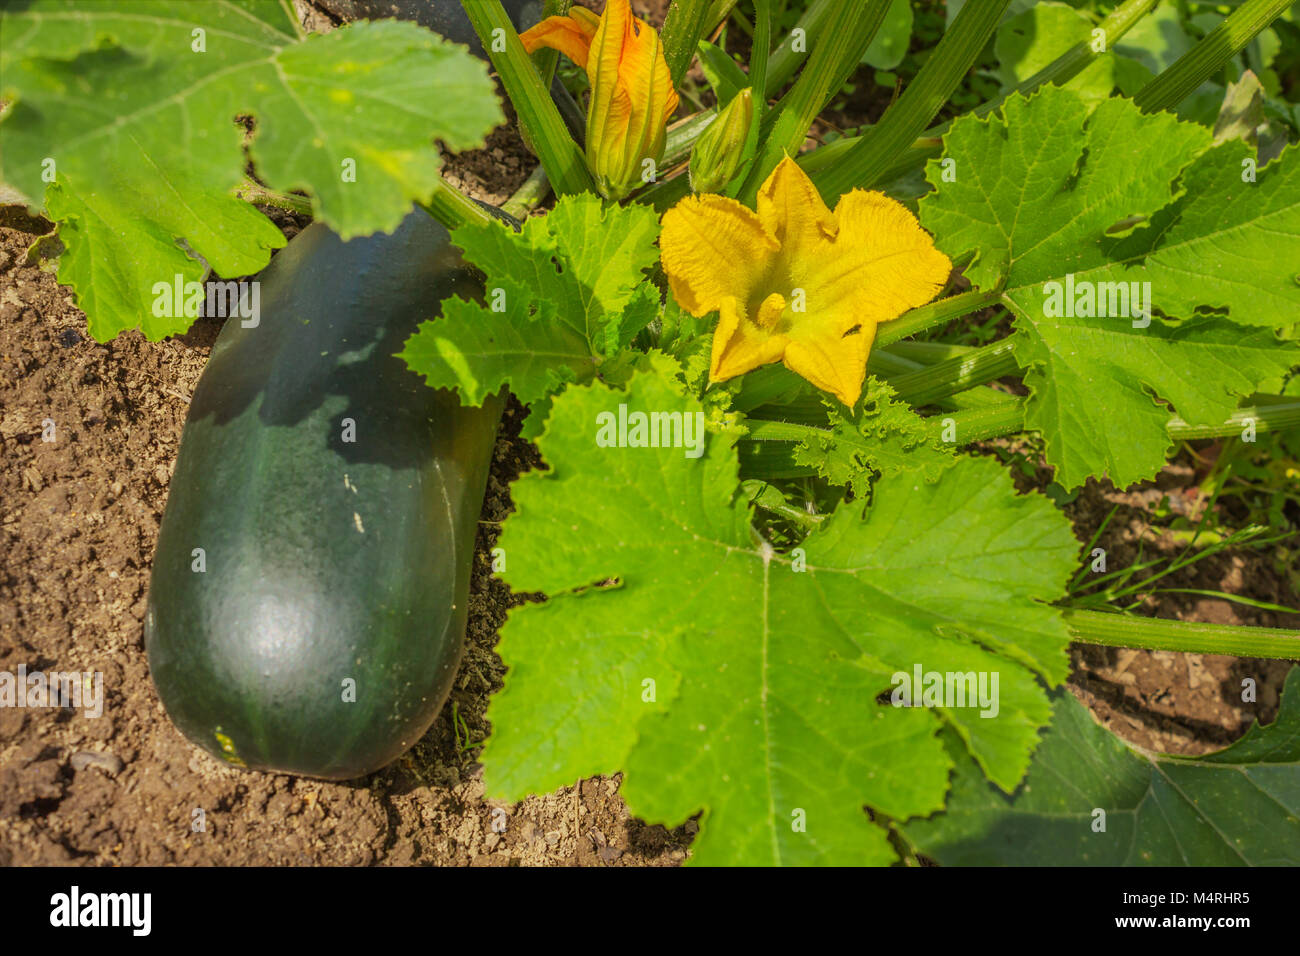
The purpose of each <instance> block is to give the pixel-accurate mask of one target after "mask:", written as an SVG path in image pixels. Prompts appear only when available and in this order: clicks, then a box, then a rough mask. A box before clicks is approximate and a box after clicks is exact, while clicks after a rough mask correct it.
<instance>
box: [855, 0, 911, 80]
mask: <svg viewBox="0 0 1300 956" xmlns="http://www.w3.org/2000/svg"><path fill="white" fill-rule="evenodd" d="M911 40H912V4H911V3H909V2H908V0H894V2H893V3H891V4H890V5H889V12H888V13H886V14H885V20H884V22H883V23H881V24H880V29H879V30H878V31H877V32H876V35H875V36H874V37H872V38H871V46H869V47H867V52H866V53H864V54H862V62H863V63H866V64H869V65H870V66H874V67H875V68H876V69H878V70H892V69H893V68H894V67H896V66H898V64H900V63H902V62H903V57H905V56H906V55H907V46H908V44H909V43H910V42H911Z"/></svg>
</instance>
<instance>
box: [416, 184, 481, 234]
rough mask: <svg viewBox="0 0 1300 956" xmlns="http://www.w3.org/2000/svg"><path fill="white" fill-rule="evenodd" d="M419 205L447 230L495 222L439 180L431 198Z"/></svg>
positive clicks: (475, 205)
mask: <svg viewBox="0 0 1300 956" xmlns="http://www.w3.org/2000/svg"><path fill="white" fill-rule="evenodd" d="M420 205H421V206H422V207H423V208H424V211H425V212H427V213H428V214H429V215H430V216H432V217H433V218H434V219H436V220H438V221H439V222H440V223H442V224H443V225H444V226H446V227H447V228H448V229H459V228H460V227H461V226H467V225H469V224H471V223H474V224H477V225H480V226H483V225H487V224H488V223H490V222H493V221H495V220H494V217H493V216H492V214H491V213H490V212H488V211H487V210H486V209H484V208H483V207H482V206H480V205H479V204H478V203H477V202H475V201H474V200H473V199H470V198H469V197H468V196H466V195H465V194H464V193H463V192H461V191H460V190H459V189H457V188H456V187H454V186H452V185H451V184H450V183H448V182H447V181H446V180H439V183H438V188H437V189H435V190H434V191H433V196H432V197H430V199H429V201H428V202H427V203H421V204H420Z"/></svg>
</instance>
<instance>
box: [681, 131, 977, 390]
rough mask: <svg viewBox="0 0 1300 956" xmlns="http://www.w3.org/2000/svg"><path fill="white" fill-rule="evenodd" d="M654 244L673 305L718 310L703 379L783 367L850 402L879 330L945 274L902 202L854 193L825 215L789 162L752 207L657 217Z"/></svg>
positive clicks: (716, 205)
mask: <svg viewBox="0 0 1300 956" xmlns="http://www.w3.org/2000/svg"><path fill="white" fill-rule="evenodd" d="M659 249H660V259H661V261H662V262H663V267H664V272H665V273H666V274H667V276H668V282H669V284H670V285H671V287H672V290H673V295H674V296H676V298H677V302H678V303H679V304H680V305H681V307H682V308H683V309H685V310H686V311H688V312H690V313H691V314H692V315H695V316H704V315H707V314H708V313H710V312H713V311H715V310H716V311H717V312H718V326H717V329H716V330H715V331H714V333H713V355H712V359H711V361H710V365H709V380H710V381H712V382H722V381H726V380H727V379H729V378H734V377H735V376H737V375H743V374H744V373H745V372H749V371H752V370H753V369H756V368H758V367H759V366H760V365H766V364H768V363H770V362H776V361H783V362H784V363H785V365H786V367H787V368H789V369H790V370H791V371H792V372H795V373H796V374H798V375H801V376H803V377H804V378H806V379H807V380H808V381H809V382H811V383H812V384H814V385H816V386H817V387H818V388H821V389H824V390H825V391H828V392H830V393H831V394H833V395H835V396H836V397H837V398H838V399H839V400H840V401H842V402H843V403H844V404H845V405H848V406H850V407H852V406H853V405H854V404H855V403H856V402H857V400H858V396H859V395H861V394H862V383H863V381H864V379H865V378H866V374H867V355H868V353H869V352H870V351H871V343H872V342H873V341H874V340H875V337H876V326H877V325H879V324H880V323H881V322H887V321H889V320H890V319H895V318H897V317H898V316H900V315H902V314H903V313H904V312H906V311H907V310H908V309H911V308H915V307H916V306H918V305H924V304H925V303H926V302H929V301H930V300H931V299H933V298H934V297H935V295H936V294H938V292H939V291H940V290H941V289H942V288H943V285H944V283H945V282H946V281H947V278H948V273H949V271H950V269H951V268H952V263H951V262H949V260H948V257H947V256H945V255H944V254H943V253H942V252H939V250H937V249H936V248H935V247H934V241H933V240H932V239H931V238H930V236H929V234H928V233H926V232H925V230H923V229H922V228H921V225H920V223H918V222H917V221H916V217H915V216H913V215H912V214H911V212H909V211H908V209H907V207H906V206H904V205H902V204H901V203H899V202H896V201H894V200H893V199H890V198H889V197H888V196H886V195H884V194H883V193H878V192H868V191H866V190H863V189H855V190H853V191H852V192H849V193H846V194H845V195H844V196H842V197H840V201H839V203H838V204H837V205H836V207H835V211H834V212H831V211H830V210H829V209H828V208H826V204H825V203H824V202H822V198H821V196H820V195H819V194H818V192H817V188H816V187H815V186H814V185H813V184H812V180H810V179H809V178H808V176H807V174H806V173H805V172H804V171H803V170H802V169H800V168H799V164H798V163H796V162H795V161H794V160H792V159H790V157H788V156H787V157H786V158H785V159H783V160H782V161H781V162H780V163H779V164H778V165H777V167H776V169H774V170H773V171H772V175H770V176H769V177H768V178H767V181H766V182H765V183H763V187H762V189H760V190H759V193H758V203H757V211H755V210H751V209H749V208H748V207H747V206H744V205H741V204H740V203H738V202H736V201H735V200H734V199H727V198H725V197H723V196H715V195H711V194H705V195H700V196H691V197H688V198H686V199H683V200H682V201H681V202H679V203H678V204H677V205H675V206H674V207H673V208H672V209H670V210H668V212H666V213H665V214H664V219H663V232H662V234H661V235H660V237H659Z"/></svg>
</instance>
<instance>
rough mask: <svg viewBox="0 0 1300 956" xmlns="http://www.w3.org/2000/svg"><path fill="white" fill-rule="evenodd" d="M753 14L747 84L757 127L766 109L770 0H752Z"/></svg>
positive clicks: (770, 20)
mask: <svg viewBox="0 0 1300 956" xmlns="http://www.w3.org/2000/svg"><path fill="white" fill-rule="evenodd" d="M754 15H755V16H754V43H753V47H752V52H751V53H750V55H749V85H750V88H751V89H752V90H753V92H754V124H755V129H757V127H758V126H759V125H761V123H762V121H763V113H764V111H765V110H766V109H767V93H766V90H767V64H768V59H769V55H770V54H771V52H772V0H754ZM755 136H757V133H755Z"/></svg>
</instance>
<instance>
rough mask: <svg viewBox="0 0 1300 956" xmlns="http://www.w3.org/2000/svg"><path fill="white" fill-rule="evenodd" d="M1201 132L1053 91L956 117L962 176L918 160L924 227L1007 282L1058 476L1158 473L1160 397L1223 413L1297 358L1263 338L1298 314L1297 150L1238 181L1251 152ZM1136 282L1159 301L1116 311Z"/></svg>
mask: <svg viewBox="0 0 1300 956" xmlns="http://www.w3.org/2000/svg"><path fill="white" fill-rule="evenodd" d="M1210 143H1211V135H1210V133H1209V131H1208V130H1206V129H1204V128H1203V127H1200V126H1197V125H1195V124H1191V123H1182V122H1179V121H1178V120H1177V119H1175V118H1174V117H1173V116H1171V115H1170V114H1167V113H1157V114H1153V115H1144V114H1142V113H1140V112H1139V111H1138V110H1137V109H1136V107H1134V106H1133V105H1132V103H1131V102H1130V101H1128V100H1125V99H1118V98H1117V99H1110V100H1105V101H1103V102H1102V103H1100V104H1099V105H1098V106H1097V107H1096V109H1095V110H1092V111H1090V110H1089V108H1088V106H1087V105H1086V104H1085V103H1084V102H1083V101H1082V100H1081V99H1080V98H1079V97H1078V96H1076V95H1075V94H1074V93H1071V92H1068V91H1066V90H1062V89H1059V88H1056V87H1049V88H1046V89H1044V90H1042V91H1040V92H1039V93H1037V94H1035V95H1034V96H1033V97H1031V98H1028V99H1026V98H1024V97H1021V96H1013V97H1011V98H1009V99H1008V100H1007V102H1006V104H1005V107H1004V109H1003V110H1002V111H1001V113H999V114H996V115H993V116H991V117H989V118H988V119H987V120H980V119H975V118H969V119H962V120H958V121H957V122H955V123H954V124H953V127H952V129H951V131H950V132H949V133H948V135H947V136H946V137H945V147H946V152H947V153H948V155H949V157H951V158H955V159H956V166H955V167H953V169H952V172H953V173H955V176H954V175H952V174H951V173H950V174H949V175H948V179H949V180H950V181H944V175H945V170H944V167H943V165H942V164H941V162H934V163H931V164H930V166H929V168H928V170H927V176H928V177H929V179H930V182H931V183H932V184H933V185H934V186H935V189H936V191H935V192H934V193H933V194H931V195H930V196H928V197H926V198H925V199H924V200H923V201H922V203H921V218H922V221H923V222H924V224H925V225H926V227H927V228H928V229H930V230H931V231H932V232H933V233H934V234H935V240H936V243H937V244H938V246H939V247H940V248H941V249H943V250H944V251H945V252H947V253H948V254H949V255H951V256H952V257H953V258H957V257H958V256H960V255H963V254H966V253H975V255H976V258H975V261H974V262H973V263H972V264H971V266H970V267H969V268H968V269H967V275H968V276H969V277H970V279H971V281H972V282H973V283H974V284H975V285H976V286H978V287H979V288H981V289H994V288H998V287H999V286H1001V288H1002V290H1003V295H1002V301H1003V304H1005V305H1006V307H1007V308H1008V309H1009V310H1010V311H1011V312H1012V314H1013V315H1014V316H1015V327H1016V329H1017V330H1018V332H1017V338H1018V343H1017V347H1016V358H1017V361H1018V362H1019V363H1020V364H1021V366H1022V367H1024V368H1025V370H1026V377H1025V381H1026V384H1027V385H1029V387H1030V389H1031V395H1030V398H1029V402H1028V408H1027V416H1026V422H1027V425H1028V427H1030V428H1032V429H1036V430H1039V431H1041V432H1042V433H1043V435H1044V437H1045V439H1046V442H1047V458H1048V461H1049V462H1050V463H1051V464H1052V465H1054V466H1055V467H1056V469H1057V480H1058V481H1060V483H1061V484H1063V485H1065V486H1066V487H1075V486H1077V485H1079V484H1081V483H1082V482H1083V481H1084V480H1085V479H1086V478H1087V477H1089V476H1090V475H1101V474H1106V475H1108V476H1109V477H1110V479H1111V480H1112V481H1113V482H1114V483H1115V484H1117V485H1120V486H1126V485H1128V484H1131V483H1132V482H1134V481H1138V480H1141V479H1143V478H1149V477H1151V476H1153V475H1154V474H1155V473H1156V471H1157V470H1158V469H1159V468H1160V467H1161V465H1162V464H1163V461H1164V458H1165V455H1166V452H1167V450H1168V449H1169V448H1170V446H1171V444H1172V442H1171V440H1170V438H1169V436H1168V433H1167V430H1166V428H1165V424H1166V422H1167V420H1168V414H1169V413H1168V410H1167V409H1165V408H1162V407H1161V406H1160V405H1159V404H1158V403H1157V402H1156V401H1155V400H1154V398H1153V396H1155V397H1159V398H1161V399H1164V400H1166V401H1168V402H1170V403H1172V404H1173V406H1174V407H1175V409H1176V410H1177V411H1178V413H1179V415H1181V416H1182V417H1183V418H1184V419H1185V420H1187V421H1189V422H1195V423H1197V424H1210V423H1214V424H1218V423H1219V422H1221V421H1223V420H1224V419H1226V418H1227V417H1229V415H1230V414H1231V413H1232V411H1233V409H1234V408H1236V407H1237V404H1238V402H1239V400H1240V398H1241V397H1242V396H1245V395H1248V394H1250V393H1251V392H1252V391H1254V390H1255V388H1256V386H1257V385H1258V384H1259V383H1260V382H1263V381H1266V380H1268V379H1270V378H1276V377H1277V376H1278V375H1279V374H1280V373H1281V372H1283V371H1284V370H1286V369H1287V368H1289V367H1291V366H1292V365H1294V364H1296V362H1297V360H1298V359H1300V351H1298V350H1297V349H1296V347H1295V345H1294V344H1293V343H1283V342H1279V341H1278V339H1277V338H1276V336H1275V335H1274V333H1273V330H1274V329H1275V328H1279V327H1281V326H1283V325H1285V324H1287V322H1288V321H1289V320H1288V316H1289V315H1290V314H1293V313H1295V312H1296V311H1297V310H1300V284H1297V283H1296V281H1295V278H1294V277H1295V272H1296V263H1297V261H1300V241H1298V240H1300V172H1298V171H1297V159H1296V151H1295V150H1294V149H1291V150H1288V151H1287V152H1286V153H1284V154H1283V155H1282V157H1280V158H1279V159H1278V160H1277V161H1275V162H1274V163H1272V164H1270V165H1268V166H1267V167H1265V168H1263V169H1261V170H1258V175H1257V178H1256V180H1255V181H1254V182H1250V183H1243V181H1242V174H1243V167H1242V165H1241V162H1240V160H1241V159H1242V158H1244V152H1243V151H1244V149H1245V147H1244V146H1243V145H1242V144H1240V143H1225V144H1223V145H1221V146H1218V147H1213V148H1211V146H1210ZM1153 144H1159V145H1158V148H1154V147H1153ZM1134 283H1137V286H1136V289H1137V291H1138V293H1139V294H1140V295H1139V297H1140V298H1141V299H1142V301H1143V302H1144V304H1145V305H1146V306H1148V307H1150V306H1151V305H1152V304H1153V305H1154V308H1155V309H1156V310H1157V312H1156V314H1154V316H1153V317H1152V318H1151V319H1150V321H1149V323H1148V322H1147V321H1146V320H1145V318H1144V317H1142V316H1141V315H1137V314H1134V313H1135V312H1137V310H1136V309H1133V308H1132V303H1130V304H1129V311H1127V312H1125V311H1123V310H1122V308H1118V307H1120V306H1122V305H1123V303H1122V302H1121V301H1120V299H1119V294H1120V293H1121V292H1122V293H1123V294H1124V296H1125V299H1127V298H1128V296H1129V294H1130V292H1131V291H1132V290H1133V288H1134V286H1133V284H1134ZM1143 283H1150V286H1149V288H1144V286H1143V285H1142V284H1143ZM1070 289H1074V290H1078V291H1076V293H1075V295H1074V296H1071V295H1070V292H1069V290H1070ZM1084 290H1087V292H1088V293H1090V294H1092V295H1094V301H1093V305H1092V307H1091V309H1089V307H1088V306H1087V304H1086V303H1085V302H1083V301H1079V300H1078V299H1077V296H1078V295H1080V294H1083V292H1084ZM1147 292H1149V293H1150V294H1149V296H1148V295H1146V294H1145V293H1147ZM1112 294H1113V295H1114V298H1113V300H1112ZM1067 301H1068V302H1069V303H1070V306H1069V308H1066V302H1067ZM1103 302H1104V303H1105V305H1106V308H1105V309H1104V311H1105V312H1108V313H1110V314H1108V315H1102V314H1100V313H1101V312H1102V311H1103V309H1102V308H1101V303H1103ZM1058 306H1060V307H1059V308H1058ZM1201 308H1204V309H1222V310H1226V312H1227V317H1226V318H1225V317H1223V316H1222V315H1216V316H1210V317H1206V316H1203V315H1200V314H1198V311H1197V310H1198V309H1201ZM1071 311H1073V312H1074V313H1075V314H1073V315H1072V314H1070V312H1071ZM1088 312H1094V313H1098V314H1087V313H1088ZM1116 313H1119V314H1116ZM1159 313H1163V314H1164V316H1166V317H1168V319H1165V318H1161V316H1160V314H1159ZM1176 320H1181V321H1176Z"/></svg>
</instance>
